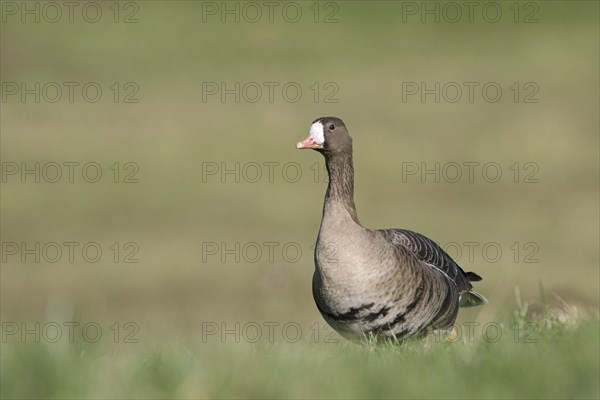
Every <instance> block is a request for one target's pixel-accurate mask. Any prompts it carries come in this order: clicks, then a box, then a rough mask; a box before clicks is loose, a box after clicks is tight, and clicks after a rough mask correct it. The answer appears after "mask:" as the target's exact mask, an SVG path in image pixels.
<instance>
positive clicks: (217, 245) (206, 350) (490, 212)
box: [0, 1, 600, 399]
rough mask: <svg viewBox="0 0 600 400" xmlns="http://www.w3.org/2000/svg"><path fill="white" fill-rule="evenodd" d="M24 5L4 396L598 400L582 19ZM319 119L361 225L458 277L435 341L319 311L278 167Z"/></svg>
mask: <svg viewBox="0 0 600 400" xmlns="http://www.w3.org/2000/svg"><path fill="white" fill-rule="evenodd" d="M25 3H27V4H28V7H30V8H31V9H34V7H36V6H35V3H33V2H2V18H3V19H2V23H1V25H0V27H1V31H0V44H1V54H0V55H1V61H0V67H1V68H0V74H1V81H2V93H1V95H2V102H1V103H0V113H1V118H0V128H1V140H0V144H1V146H0V157H1V160H2V187H1V193H0V200H1V205H0V211H1V215H0V217H1V218H0V219H1V224H0V235H1V242H2V248H1V252H2V253H1V254H0V257H1V262H2V264H1V269H0V290H1V292H0V300H1V303H0V319H1V323H2V326H1V331H2V332H1V334H2V340H1V342H0V395H1V397H2V398H6V399H13V398H14V399H21V398H23V399H24V398H38V399H45V398H90V399H98V398H286V399H287V398H490V399H492V398H494V399H497V398H506V399H509V398H510V399H513V398H523V399H525V398H527V399H529V398H598V397H599V396H600V387H599V380H600V366H599V364H600V361H599V360H600V349H599V338H600V329H599V319H598V318H599V315H598V308H599V303H600V292H599V289H600V275H599V248H598V243H599V240H600V226H599V220H600V215H599V207H598V204H599V197H600V193H599V178H600V177H599V167H600V161H599V151H598V150H599V135H598V133H599V128H600V127H599V117H598V110H599V108H600V101H599V98H600V97H599V84H600V82H599V76H598V70H599V69H600V65H599V38H598V30H599V22H598V12H599V6H598V3H597V2H592V1H534V2H504V1H498V2H481V3H480V5H478V6H477V7H476V8H475V9H474V10H473V13H472V15H471V14H469V10H467V9H465V8H461V9H460V10H459V11H460V17H458V14H456V9H453V8H452V6H448V5H447V4H448V3H445V2H425V3H421V2H394V1H375V2H367V1H347V2H346V1H340V2H321V3H315V2H304V1H299V2H292V3H283V2H282V3H277V4H278V5H276V6H274V9H273V10H272V13H270V11H269V9H268V6H266V5H265V4H264V3H262V2H251V3H240V2H192V1H173V2H167V1H138V2H120V3H114V2H80V3H79V2H77V6H74V7H75V8H74V11H73V14H72V21H70V20H69V18H70V15H69V12H68V10H67V9H65V8H61V11H60V13H61V14H60V17H58V14H57V13H56V9H53V8H52V6H50V7H48V6H42V5H38V6H37V7H40V9H39V18H37V17H38V16H36V14H35V11H33V13H34V14H27V13H24V14H23V9H22V8H23V7H24V5H23V4H25ZM7 4H8V5H7ZM57 4H59V6H58V7H64V6H60V3H57ZM90 4H92V5H91V6H90ZM244 4H251V5H250V6H247V5H244ZM287 4H293V5H287ZM425 4H426V6H425ZM459 4H460V3H459ZM486 4H487V6H486ZM44 7H46V8H44ZM423 7H430V9H431V10H433V11H432V13H429V14H428V13H427V12H424V11H423ZM84 10H85V11H84ZM98 10H100V13H99V14H98V12H97V11H98ZM227 10H233V11H230V13H228V12H229V11H227ZM298 10H300V11H298ZM436 10H437V11H436ZM484 10H485V11H484ZM498 10H500V14H498V13H496V14H494V12H496V11H498ZM425 11H427V10H425ZM36 18H37V19H36ZM325 115H335V116H338V117H340V118H342V119H343V120H344V121H345V122H346V125H347V126H348V129H349V132H350V134H351V135H352V137H353V140H354V164H355V170H356V185H355V187H356V195H355V198H356V205H357V210H358V213H359V215H360V218H361V222H363V223H364V224H365V225H366V226H368V227H374V228H387V227H402V228H407V229H413V230H416V231H418V232H421V233H424V234H426V235H427V236H429V237H431V238H433V239H434V240H436V241H437V242H438V243H440V244H441V245H442V246H443V247H444V248H445V249H446V250H447V251H448V253H449V254H450V255H452V256H453V257H454V258H455V259H456V260H457V262H458V263H459V265H461V266H462V267H463V269H465V270H467V271H474V272H476V273H477V274H479V275H481V276H482V277H483V281H482V282H478V283H477V284H476V290H477V291H478V292H480V293H482V294H484V295H485V296H486V297H487V298H488V299H489V300H490V303H489V304H488V305H486V306H484V307H478V308H471V309H463V310H461V311H460V313H459V317H458V320H457V323H456V324H457V328H458V330H459V331H460V333H461V334H460V336H459V338H457V339H456V340H447V338H445V337H444V336H443V335H441V336H440V335H437V336H432V337H430V338H429V339H427V340H425V341H421V340H417V341H413V342H409V343H402V344H398V343H388V344H384V345H375V344H374V343H371V342H369V341H368V340H366V341H365V343H364V344H363V345H355V344H351V343H348V342H346V341H345V340H344V339H342V338H341V337H339V336H337V334H335V333H334V332H333V331H331V329H330V328H328V327H327V326H326V324H325V322H324V321H323V320H322V318H321V316H320V315H319V313H318V310H317V309H316V307H315V305H314V301H313V299H312V294H311V279H312V272H313V269H314V266H313V256H312V251H313V245H314V242H315V240H316V235H317V232H318V228H319V223H320V218H321V207H322V201H323V195H324V192H325V188H326V185H327V183H326V178H327V177H326V174H325V171H324V168H323V160H322V157H321V156H320V155H319V154H317V153H315V152H310V151H297V150H296V149H295V144H296V142H297V141H298V140H301V139H304V137H305V136H306V134H307V130H308V128H309V126H310V123H311V122H312V121H313V120H314V119H316V118H317V117H320V116H325Z"/></svg>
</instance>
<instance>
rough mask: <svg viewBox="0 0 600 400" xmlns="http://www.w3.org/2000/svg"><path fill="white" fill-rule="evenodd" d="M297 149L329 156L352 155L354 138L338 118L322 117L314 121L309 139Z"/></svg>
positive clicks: (299, 143)
mask: <svg viewBox="0 0 600 400" xmlns="http://www.w3.org/2000/svg"><path fill="white" fill-rule="evenodd" d="M296 148H297V149H313V150H317V151H318V152H320V153H324V154H329V155H336V154H341V153H348V152H349V153H352V138H351V137H350V134H349V133H348V130H347V129H346V125H344V121H342V120H341V119H339V118H336V117H321V118H317V119H316V120H315V121H313V123H312V124H311V125H310V130H309V135H308V137H307V138H306V139H304V140H303V141H301V142H298V143H297V144H296Z"/></svg>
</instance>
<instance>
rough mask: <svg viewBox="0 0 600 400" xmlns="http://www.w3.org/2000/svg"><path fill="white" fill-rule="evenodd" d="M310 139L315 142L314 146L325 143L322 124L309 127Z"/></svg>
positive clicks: (317, 123) (318, 123)
mask: <svg viewBox="0 0 600 400" xmlns="http://www.w3.org/2000/svg"><path fill="white" fill-rule="evenodd" d="M310 137H311V138H312V139H313V140H314V141H315V143H316V144H323V143H325V137H324V135H323V124H322V123H320V122H315V123H314V124H312V125H311V126H310Z"/></svg>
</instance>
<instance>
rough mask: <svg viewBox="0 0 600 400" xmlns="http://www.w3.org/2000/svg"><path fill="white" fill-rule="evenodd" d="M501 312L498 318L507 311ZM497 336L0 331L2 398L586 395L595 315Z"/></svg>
mask: <svg viewBox="0 0 600 400" xmlns="http://www.w3.org/2000/svg"><path fill="white" fill-rule="evenodd" d="M509 322H510V323H509ZM515 322H516V323H517V326H520V327H521V328H523V327H524V326H525V324H527V323H528V321H524V320H519V319H516V320H515V321H507V323H504V324H502V325H501V326H502V330H501V336H500V337H497V335H494V336H495V338H493V340H490V339H491V338H492V336H491V335H488V339H485V338H484V337H482V336H481V335H480V333H477V334H476V335H475V336H474V338H473V340H472V341H471V340H469V338H468V337H467V336H466V335H463V337H462V338H461V339H460V340H459V341H457V342H455V343H449V342H448V341H446V340H438V339H437V338H436V337H430V338H429V340H427V341H415V342H410V343H404V344H402V345H397V344H387V345H374V344H370V343H367V344H364V345H363V346H358V345H354V344H350V343H347V342H344V341H340V342H338V343H335V344H330V343H313V342H309V341H308V340H305V341H300V342H298V343H285V342H281V343H279V342H276V343H256V344H249V343H243V342H241V343H197V344H194V345H191V344H189V343H185V344H184V343H183V342H182V341H180V340H172V341H170V342H167V343H162V344H161V345H157V346H152V345H144V344H141V343H140V344H135V345H127V346H125V345H120V346H121V347H119V346H117V347H115V346H98V345H93V344H89V343H86V344H77V343H74V344H66V345H60V344H58V343H55V344H50V343H36V344H26V343H25V344H23V343H16V344H15V343H10V342H7V343H3V344H2V352H1V367H2V369H1V371H2V374H1V381H0V382H1V387H2V389H1V395H2V398H404V397H408V398H532V399H533V398H598V396H599V393H600V392H599V388H598V377H599V370H598V363H599V361H598V354H599V347H598V341H599V337H600V331H599V326H598V320H597V319H596V318H592V319H590V320H587V321H580V322H577V323H574V324H571V323H559V322H558V321H553V322H552V323H548V322H547V321H545V322H540V321H539V320H538V321H537V322H535V324H536V327H539V331H538V332H536V333H535V335H533V336H532V335H529V334H524V333H523V332H525V331H524V330H520V331H519V334H517V335H516V336H515V330H514V325H511V324H513V323H515Z"/></svg>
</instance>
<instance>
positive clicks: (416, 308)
mask: <svg viewBox="0 0 600 400" xmlns="http://www.w3.org/2000/svg"><path fill="white" fill-rule="evenodd" d="M296 148H297V149H313V150H316V151H317V152H319V153H321V154H322V155H323V156H324V157H325V164H326V167H327V172H328V174H329V183H328V186H327V192H326V194H325V201H324V205H323V215H322V219H321V226H320V229H319V234H318V237H317V242H316V245H315V253H314V262H315V272H314V274H313V281H312V291H313V297H314V300H315V303H316V305H317V308H318V310H319V312H320V313H321V315H322V316H323V318H324V319H325V321H326V322H327V323H328V324H329V325H330V326H331V327H332V328H333V329H335V331H337V332H338V333H339V334H340V335H341V336H343V337H344V338H346V339H349V340H351V341H361V340H364V339H365V338H367V337H373V338H375V339H376V340H377V341H380V340H404V339H408V338H410V337H422V336H425V335H426V334H428V333H430V332H432V331H438V330H449V329H451V328H452V326H453V324H454V321H455V320H456V316H457V314H458V308H459V307H472V306H478V305H482V304H486V303H487V299H486V298H485V297H484V296H483V295H481V294H479V293H477V292H475V291H473V286H472V285H471V282H476V281H480V280H481V279H482V278H481V277H480V276H479V275H477V274H476V273H474V272H465V271H463V270H462V269H461V268H460V267H459V266H458V264H457V263H456V262H455V261H454V260H453V259H452V258H451V257H450V256H449V255H448V254H447V253H446V252H445V251H444V250H443V249H442V248H441V247H440V246H439V245H438V244H437V243H435V242H434V241H433V240H431V239H429V238H427V237H426V236H424V235H422V234H420V233H417V232H413V231H410V230H406V229H368V228H365V227H363V226H362V224H361V223H360V221H359V220H358V215H357V212H356V207H355V205H354V167H353V162H352V138H351V137H350V134H349V133H348V130H347V129H346V125H345V124H344V122H343V121H342V120H341V119H339V118H336V117H322V118H318V119H316V120H315V121H314V122H313V123H312V124H311V125H310V130H309V136H308V137H307V138H306V139H305V140H303V141H300V142H298V143H297V144H296Z"/></svg>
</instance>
